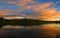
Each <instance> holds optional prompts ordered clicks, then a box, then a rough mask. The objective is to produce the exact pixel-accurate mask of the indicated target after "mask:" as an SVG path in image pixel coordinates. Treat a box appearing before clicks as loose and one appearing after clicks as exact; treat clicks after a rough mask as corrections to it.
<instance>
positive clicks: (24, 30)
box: [0, 23, 60, 38]
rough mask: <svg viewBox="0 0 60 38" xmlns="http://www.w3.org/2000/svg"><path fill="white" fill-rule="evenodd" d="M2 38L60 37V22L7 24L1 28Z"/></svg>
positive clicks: (0, 35) (0, 36)
mask: <svg viewBox="0 0 60 38" xmlns="http://www.w3.org/2000/svg"><path fill="white" fill-rule="evenodd" d="M0 38H60V24H59V23H57V24H56V23H50V24H43V25H35V26H18V25H17V26H16V25H15V26H14V25H6V26H3V27H2V30H0Z"/></svg>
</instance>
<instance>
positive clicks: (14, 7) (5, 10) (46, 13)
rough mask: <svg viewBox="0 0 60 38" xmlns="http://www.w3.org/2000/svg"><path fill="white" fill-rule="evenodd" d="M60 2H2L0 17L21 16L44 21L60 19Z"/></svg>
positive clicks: (18, 0) (24, 0)
mask: <svg viewBox="0 0 60 38" xmlns="http://www.w3.org/2000/svg"><path fill="white" fill-rule="evenodd" d="M59 12H60V0H0V16H3V15H20V16H23V17H34V18H38V19H42V20H54V19H55V20H59V19H60V13H59Z"/></svg>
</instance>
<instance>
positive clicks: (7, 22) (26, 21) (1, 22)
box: [0, 18, 60, 27]
mask: <svg viewBox="0 0 60 38" xmlns="http://www.w3.org/2000/svg"><path fill="white" fill-rule="evenodd" d="M47 23H60V21H43V20H36V19H14V20H8V19H4V18H0V27H2V26H4V25H22V26H33V25H41V24H47Z"/></svg>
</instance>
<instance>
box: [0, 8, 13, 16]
mask: <svg viewBox="0 0 60 38" xmlns="http://www.w3.org/2000/svg"><path fill="white" fill-rule="evenodd" d="M10 13H12V11H11V10H6V9H5V10H0V16H5V15H6V14H10Z"/></svg>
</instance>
